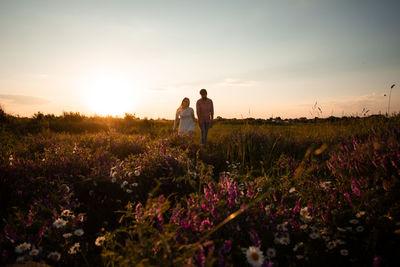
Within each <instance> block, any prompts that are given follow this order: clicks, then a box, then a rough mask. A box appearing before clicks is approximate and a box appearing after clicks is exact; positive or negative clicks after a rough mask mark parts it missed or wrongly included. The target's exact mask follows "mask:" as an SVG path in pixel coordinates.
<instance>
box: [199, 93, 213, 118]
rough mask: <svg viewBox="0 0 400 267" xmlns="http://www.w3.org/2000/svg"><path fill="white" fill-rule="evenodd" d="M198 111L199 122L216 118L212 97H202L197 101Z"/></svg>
mask: <svg viewBox="0 0 400 267" xmlns="http://www.w3.org/2000/svg"><path fill="white" fill-rule="evenodd" d="M196 113H197V119H198V120H199V123H201V122H208V121H210V120H212V119H213V118H214V105H213V102H212V100H211V99H209V98H206V100H203V99H202V98H200V99H199V100H197V103H196Z"/></svg>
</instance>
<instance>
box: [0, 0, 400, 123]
mask: <svg viewBox="0 0 400 267" xmlns="http://www.w3.org/2000/svg"><path fill="white" fill-rule="evenodd" d="M399 14H400V2H399V1H395V0H380V1H377V0H374V1H373V0H334V1H333V0H332V1H328V0H265V1H261V0H251V1H249V0H247V1H244V0H242V1H233V0H229V1H221V0H218V1H217V0H214V1H189V0H181V1H169V0H161V1H152V0H143V1H132V0H130V1H111V0H110V1H99V0H97V1H56V0H51V1H40V0H35V1H19V0H12V1H11V0H10V1H7V0H0V36H1V39H0V40H1V41H0V103H1V104H2V106H3V107H4V109H5V110H6V112H9V113H12V114H19V115H23V116H30V115H32V114H33V113H35V112H37V111H42V112H44V113H54V114H60V113H61V112H62V111H79V112H83V113H88V114H93V113H95V112H96V113H106V112H110V113H120V114H121V113H122V112H124V111H125V112H129V113H136V114H137V115H139V116H140V117H144V116H147V117H154V118H157V117H164V118H173V117H174V113H175V110H176V108H177V107H178V106H179V104H180V102H181V100H182V98H183V97H185V96H187V97H189V98H190V99H191V101H192V104H191V105H192V106H193V107H194V104H195V101H196V100H197V99H198V98H199V94H198V92H199V90H200V89H201V88H206V89H207V90H208V92H209V97H210V98H211V99H213V101H214V104H215V110H216V114H215V115H216V116H222V117H228V118H229V117H237V118H240V117H248V116H252V117H257V118H268V117H270V116H281V117H301V116H308V117H310V116H311V115H312V114H310V111H311V110H312V106H313V105H314V103H315V102H316V101H317V102H318V105H319V106H320V107H321V108H322V110H323V114H322V116H330V115H335V116H341V115H342V114H344V115H352V114H356V113H360V112H361V111H362V109H363V108H366V109H369V110H371V113H378V112H379V111H381V112H382V113H385V112H386V109H387V104H388V97H387V96H386V97H385V96H383V95H384V94H385V93H386V94H388V93H389V89H390V85H392V84H393V83H396V84H397V86H400V84H399V77H400V49H399V47H400V16H399ZM104 77H106V80H107V82H104ZM99 84H103V85H104V84H106V85H104V86H103V87H101V86H100V85H99ZM96 86H97V87H96ZM99 86H100V87H101V88H99ZM110 87H113V88H110ZM108 89H110V90H108ZM399 90H400V89H399V87H395V88H394V89H393V91H392V101H391V111H400V93H399ZM93 91H95V92H97V93H93ZM105 91H107V92H105ZM90 92H92V93H90ZM100 94H103V96H102V97H103V99H101V98H99V97H100V96H99V95H100ZM107 94H109V95H107ZM88 98H91V99H88ZM104 98H106V99H107V100H108V102H104ZM127 99H128V100H129V99H131V100H132V101H127ZM93 102H95V103H98V105H97V106H96V104H93ZM90 103H91V104H90ZM105 103H109V104H105ZM122 103H124V105H122ZM100 104H101V105H100ZM104 105H107V106H109V108H108V109H107V110H101V107H99V106H104ZM122 107H123V109H122Z"/></svg>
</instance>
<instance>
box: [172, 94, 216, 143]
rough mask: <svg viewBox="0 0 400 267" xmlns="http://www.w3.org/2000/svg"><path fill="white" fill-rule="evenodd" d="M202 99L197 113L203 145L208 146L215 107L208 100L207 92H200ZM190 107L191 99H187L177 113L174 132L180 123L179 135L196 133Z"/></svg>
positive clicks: (198, 103)
mask: <svg viewBox="0 0 400 267" xmlns="http://www.w3.org/2000/svg"><path fill="white" fill-rule="evenodd" d="M200 95H201V98H200V99H199V100H197V103H196V113H197V118H198V123H199V127H200V130H201V143H202V144H203V145H205V144H206V140H207V133H208V129H209V128H210V127H211V123H212V120H213V118H214V105H213V102H212V100H211V99H209V98H207V90H206V89H201V90H200ZM189 105H190V100H189V98H187V97H185V98H184V99H183V100H182V104H181V106H180V107H179V108H178V110H177V111H176V116H175V122H174V130H175V129H176V126H177V124H178V121H180V122H179V129H178V134H179V135H186V134H188V135H192V134H193V132H194V123H195V122H196V118H195V117H194V111H193V109H192V108H191V107H189Z"/></svg>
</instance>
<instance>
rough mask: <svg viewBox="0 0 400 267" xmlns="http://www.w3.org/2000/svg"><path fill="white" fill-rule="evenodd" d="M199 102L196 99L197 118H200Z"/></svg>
mask: <svg viewBox="0 0 400 267" xmlns="http://www.w3.org/2000/svg"><path fill="white" fill-rule="evenodd" d="M200 113H201V112H200V103H199V101H198V100H197V102H196V115H197V119H199V118H200Z"/></svg>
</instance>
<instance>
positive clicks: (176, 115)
mask: <svg viewBox="0 0 400 267" xmlns="http://www.w3.org/2000/svg"><path fill="white" fill-rule="evenodd" d="M178 121H179V109H177V110H176V114H175V121H174V131H175V129H176V126H177V125H178Z"/></svg>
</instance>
